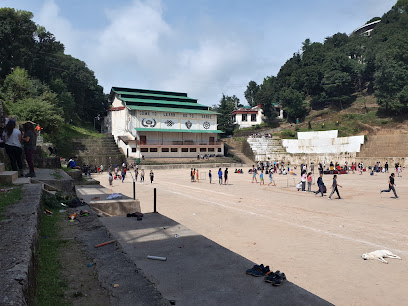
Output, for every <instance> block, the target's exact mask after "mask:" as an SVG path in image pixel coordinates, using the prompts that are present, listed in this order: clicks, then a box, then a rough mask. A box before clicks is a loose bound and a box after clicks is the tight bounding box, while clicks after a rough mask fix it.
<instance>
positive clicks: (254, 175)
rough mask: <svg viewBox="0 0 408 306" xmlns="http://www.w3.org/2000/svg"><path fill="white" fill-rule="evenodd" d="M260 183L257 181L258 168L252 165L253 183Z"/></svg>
mask: <svg viewBox="0 0 408 306" xmlns="http://www.w3.org/2000/svg"><path fill="white" fill-rule="evenodd" d="M254 180H255V183H258V180H257V179H256V168H255V167H254V166H253V165H252V183H253V182H254Z"/></svg>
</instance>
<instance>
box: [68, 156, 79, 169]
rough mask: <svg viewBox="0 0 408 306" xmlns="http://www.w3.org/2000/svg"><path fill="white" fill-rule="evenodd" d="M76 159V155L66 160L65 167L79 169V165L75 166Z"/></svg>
mask: <svg viewBox="0 0 408 306" xmlns="http://www.w3.org/2000/svg"><path fill="white" fill-rule="evenodd" d="M77 160H78V158H77V157H73V158H72V159H71V160H70V161H69V162H68V165H67V168H71V169H80V168H79V166H77V163H76V162H77Z"/></svg>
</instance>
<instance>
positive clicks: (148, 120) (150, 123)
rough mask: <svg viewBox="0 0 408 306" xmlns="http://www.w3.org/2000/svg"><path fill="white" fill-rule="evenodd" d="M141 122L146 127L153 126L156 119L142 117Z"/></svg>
mask: <svg viewBox="0 0 408 306" xmlns="http://www.w3.org/2000/svg"><path fill="white" fill-rule="evenodd" d="M141 123H142V125H143V126H144V127H146V128H153V127H155V126H156V124H157V122H156V119H154V118H143V119H142V122H141Z"/></svg>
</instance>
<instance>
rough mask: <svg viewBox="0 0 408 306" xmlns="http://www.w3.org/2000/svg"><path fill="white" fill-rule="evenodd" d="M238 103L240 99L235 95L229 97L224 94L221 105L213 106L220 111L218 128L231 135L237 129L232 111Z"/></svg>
mask: <svg viewBox="0 0 408 306" xmlns="http://www.w3.org/2000/svg"><path fill="white" fill-rule="evenodd" d="M237 103H238V104H239V99H238V98H237V97H236V96H235V95H234V96H232V97H229V96H226V95H224V94H223V95H222V98H221V100H220V103H219V105H215V106H214V107H213V109H214V110H215V111H216V112H218V113H219V115H218V118H217V123H218V129H219V130H221V131H223V132H224V134H225V135H231V134H232V133H233V131H234V129H235V124H234V123H233V122H232V116H231V113H232V112H233V111H234V109H235V105H236V104H237Z"/></svg>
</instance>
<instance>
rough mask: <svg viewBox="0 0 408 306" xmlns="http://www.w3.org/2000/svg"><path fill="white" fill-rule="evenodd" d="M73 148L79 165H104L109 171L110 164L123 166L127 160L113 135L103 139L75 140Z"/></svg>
mask: <svg viewBox="0 0 408 306" xmlns="http://www.w3.org/2000/svg"><path fill="white" fill-rule="evenodd" d="M72 146H73V149H74V151H75V154H76V156H77V157H78V160H79V165H81V164H88V165H90V166H100V165H103V166H104V167H105V169H107V167H108V166H109V164H113V165H114V164H122V163H123V162H124V161H125V160H126V159H125V156H124V155H123V154H122V153H121V152H120V150H119V148H118V146H117V145H116V143H115V140H114V138H113V136H112V135H104V137H101V138H75V139H74V140H73V141H72Z"/></svg>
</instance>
